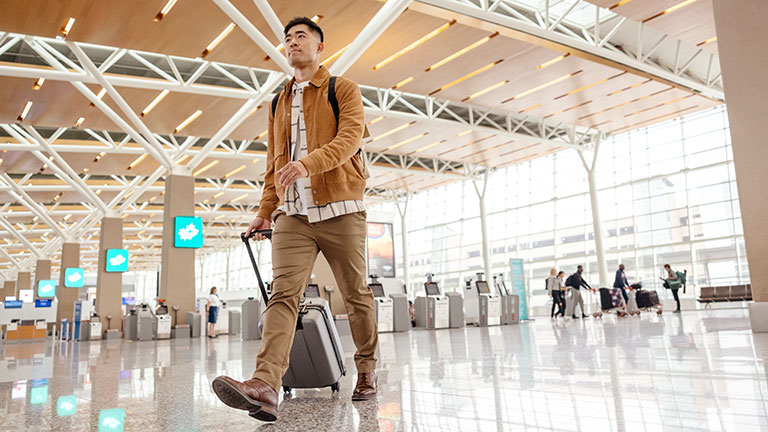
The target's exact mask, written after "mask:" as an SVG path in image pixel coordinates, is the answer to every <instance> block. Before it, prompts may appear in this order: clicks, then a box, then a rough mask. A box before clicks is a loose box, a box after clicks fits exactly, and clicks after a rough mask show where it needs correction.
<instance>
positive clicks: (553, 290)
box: [547, 269, 565, 319]
mask: <svg viewBox="0 0 768 432" xmlns="http://www.w3.org/2000/svg"><path fill="white" fill-rule="evenodd" d="M547 291H548V292H549V297H550V298H551V299H552V312H550V314H549V317H550V318H552V319H557V317H556V315H555V306H557V307H558V310H557V315H560V316H563V317H565V307H563V300H562V299H561V297H560V279H559V278H558V277H557V270H556V269H552V270H550V271H549V277H548V278H547Z"/></svg>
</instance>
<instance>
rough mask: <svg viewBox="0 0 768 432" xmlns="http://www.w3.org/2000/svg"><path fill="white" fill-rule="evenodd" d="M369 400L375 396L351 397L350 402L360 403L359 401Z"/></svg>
mask: <svg viewBox="0 0 768 432" xmlns="http://www.w3.org/2000/svg"><path fill="white" fill-rule="evenodd" d="M371 399H376V394H372V395H370V396H363V395H352V402H361V401H367V400H371Z"/></svg>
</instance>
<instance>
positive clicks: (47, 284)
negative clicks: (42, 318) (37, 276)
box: [37, 279, 56, 298]
mask: <svg viewBox="0 0 768 432" xmlns="http://www.w3.org/2000/svg"><path fill="white" fill-rule="evenodd" d="M37 296H38V297H40V298H54V297H55V296H56V282H54V281H52V280H45V279H44V280H39V281H37Z"/></svg>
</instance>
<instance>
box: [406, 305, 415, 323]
mask: <svg viewBox="0 0 768 432" xmlns="http://www.w3.org/2000/svg"><path fill="white" fill-rule="evenodd" d="M408 316H409V317H411V327H416V306H414V305H413V302H412V301H411V300H408Z"/></svg>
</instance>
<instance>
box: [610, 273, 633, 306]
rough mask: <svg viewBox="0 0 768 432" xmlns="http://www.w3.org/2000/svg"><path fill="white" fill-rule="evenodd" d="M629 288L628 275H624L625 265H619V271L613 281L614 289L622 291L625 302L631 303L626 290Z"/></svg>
mask: <svg viewBox="0 0 768 432" xmlns="http://www.w3.org/2000/svg"><path fill="white" fill-rule="evenodd" d="M628 286H629V282H627V274H626V273H624V264H619V269H618V270H616V279H614V280H613V287H614V288H618V289H620V290H621V296H622V297H624V302H628V301H629V296H627V290H626V288H627V287H628Z"/></svg>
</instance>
